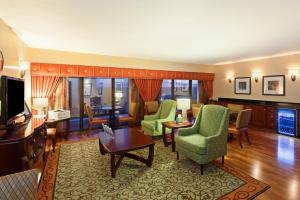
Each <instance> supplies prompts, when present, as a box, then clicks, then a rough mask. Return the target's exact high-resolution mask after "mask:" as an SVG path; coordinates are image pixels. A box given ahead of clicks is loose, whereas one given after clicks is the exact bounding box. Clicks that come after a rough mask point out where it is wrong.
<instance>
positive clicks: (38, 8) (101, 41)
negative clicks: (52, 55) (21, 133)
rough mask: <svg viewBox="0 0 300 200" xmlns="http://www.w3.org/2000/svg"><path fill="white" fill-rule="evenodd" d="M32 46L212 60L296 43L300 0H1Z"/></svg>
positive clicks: (3, 12)
mask: <svg viewBox="0 0 300 200" xmlns="http://www.w3.org/2000/svg"><path fill="white" fill-rule="evenodd" d="M0 3H1V4H0V5H1V6H0V18H2V19H3V20H4V21H5V22H6V23H7V24H8V25H9V26H11V27H12V28H13V30H14V31H15V32H16V33H17V34H18V35H19V37H20V38H21V39H22V40H23V41H24V42H25V43H26V44H27V45H28V46H30V47H33V48H44V49H54V50H62V51H72V52H81V53H94V54H101V55H112V56H125V57H135V58H145V59H154V60H166V61H174V62H184V63H197V64H215V63H220V62H225V61H234V60H240V59H244V58H249V57H257V56H268V55H273V54H278V53H285V52H291V51H299V50H300V15H299V8H300V1H299V0H285V1H281V0H248V1H246V0H239V1H236V0H222V1H220V0H148V1H147V0H126V1H125V0H85V1H83V0H39V1H36V0H26V1H24V0H9V1H8V0H0Z"/></svg>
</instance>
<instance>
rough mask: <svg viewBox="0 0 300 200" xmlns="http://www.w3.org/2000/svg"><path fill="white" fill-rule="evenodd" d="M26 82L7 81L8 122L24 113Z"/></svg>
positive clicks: (18, 80) (9, 79)
mask: <svg viewBox="0 0 300 200" xmlns="http://www.w3.org/2000/svg"><path fill="white" fill-rule="evenodd" d="M24 99H25V98H24V81H23V80H20V79H14V78H7V79H6V109H7V110H6V112H7V120H9V119H11V118H12V117H15V116H16V115H18V114H21V113H23V112H24Z"/></svg>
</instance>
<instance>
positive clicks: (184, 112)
mask: <svg viewBox="0 0 300 200" xmlns="http://www.w3.org/2000/svg"><path fill="white" fill-rule="evenodd" d="M182 118H183V119H182V122H187V121H188V120H187V110H186V109H182Z"/></svg>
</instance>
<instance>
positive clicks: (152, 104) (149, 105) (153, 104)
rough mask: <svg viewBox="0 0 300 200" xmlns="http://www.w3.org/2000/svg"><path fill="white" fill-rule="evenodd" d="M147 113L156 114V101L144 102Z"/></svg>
mask: <svg viewBox="0 0 300 200" xmlns="http://www.w3.org/2000/svg"><path fill="white" fill-rule="evenodd" d="M145 105H146V107H147V111H148V113H156V112H157V110H158V107H159V105H158V101H147V102H145Z"/></svg>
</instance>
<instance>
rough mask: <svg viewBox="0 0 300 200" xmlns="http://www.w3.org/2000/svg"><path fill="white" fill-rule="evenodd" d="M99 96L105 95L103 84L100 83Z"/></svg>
mask: <svg viewBox="0 0 300 200" xmlns="http://www.w3.org/2000/svg"><path fill="white" fill-rule="evenodd" d="M97 87H98V95H102V94H103V82H100V83H98V86H97Z"/></svg>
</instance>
